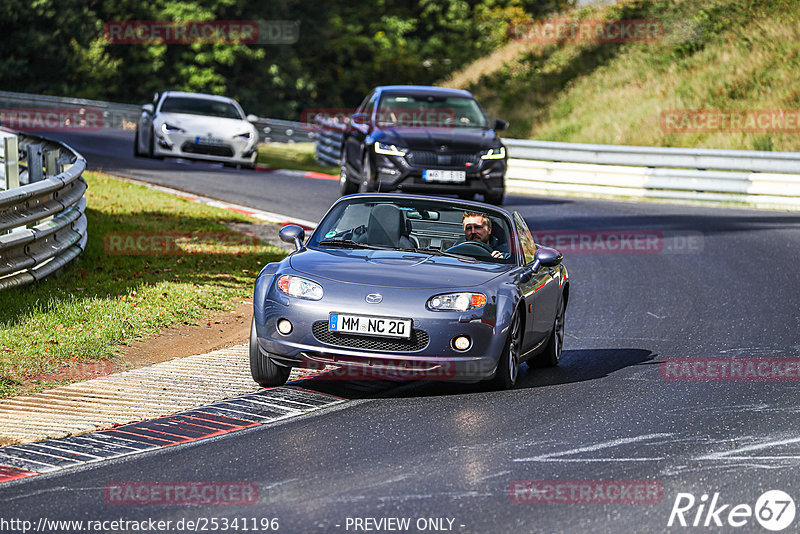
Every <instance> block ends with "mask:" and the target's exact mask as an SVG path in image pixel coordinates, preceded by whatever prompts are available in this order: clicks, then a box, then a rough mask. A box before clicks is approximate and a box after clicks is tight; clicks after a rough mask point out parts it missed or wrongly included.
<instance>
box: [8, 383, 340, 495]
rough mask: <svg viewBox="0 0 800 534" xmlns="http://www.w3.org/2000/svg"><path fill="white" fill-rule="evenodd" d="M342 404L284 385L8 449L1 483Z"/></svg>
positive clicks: (329, 396) (190, 440)
mask: <svg viewBox="0 0 800 534" xmlns="http://www.w3.org/2000/svg"><path fill="white" fill-rule="evenodd" d="M346 400H347V399H343V398H340V397H335V396H333V395H327V394H324V393H318V392H315V391H308V390H305V389H302V388H299V387H286V386H285V387H279V388H271V389H264V390H261V391H257V392H255V393H249V394H247V395H242V396H239V397H236V398H233V399H228V400H225V401H221V402H216V403H213V404H210V405H207V406H203V407H200V408H194V409H191V410H187V411H184V412H181V413H178V414H175V415H168V416H166V417H159V418H157V419H152V420H150V421H143V422H138V423H133V424H129V425H124V426H120V427H117V428H113V429H110V430H102V431H99V432H94V433H91V434H83V435H80V436H70V437H65V438H59V439H51V440H47V441H40V442H37V443H26V444H23V445H11V446H8V447H3V448H1V449H0V482H8V481H11V480H17V479H21V478H27V477H32V476H36V475H39V474H43V473H50V472H52V471H57V470H60V469H64V468H69V467H74V466H78V465H84V464H89V463H93V462H99V461H102V460H108V459H111V458H119V457H122V456H129V455H133V454H138V453H140V452H144V451H150V450H156V449H159V448H162V447H170V446H173V445H180V444H184V443H190V442H194V441H200V440H204V439H208V438H211V437H214V436H220V435H223V434H228V433H231V432H235V431H237V430H243V429H245V428H251V427H254V426H259V425H264V424H267V423H272V422H275V421H280V420H283V419H288V418H291V417H296V416H299V415H303V414H306V413H309V412H313V411H315V410H320V409H322V408H327V407H329V406H334V405H336V404H340V403H342V402H345V401H346Z"/></svg>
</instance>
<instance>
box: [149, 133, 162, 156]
mask: <svg viewBox="0 0 800 534" xmlns="http://www.w3.org/2000/svg"><path fill="white" fill-rule="evenodd" d="M155 142H156V131H155V130H152V131H151V132H150V145H149V146H148V150H147V157H148V158H153V159H164V156H159V155H157V154H156V153H155Z"/></svg>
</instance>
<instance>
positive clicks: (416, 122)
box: [376, 94, 487, 128]
mask: <svg viewBox="0 0 800 534" xmlns="http://www.w3.org/2000/svg"><path fill="white" fill-rule="evenodd" d="M376 115H377V118H376V124H377V125H378V126H402V127H408V128H486V125H487V122H486V117H485V116H484V114H483V111H481V108H480V106H479V105H478V103H477V102H476V101H475V100H474V99H472V98H465V97H460V96H436V95H402V94H388V95H384V96H383V97H382V98H381V101H380V103H379V104H378V109H377V111H376Z"/></svg>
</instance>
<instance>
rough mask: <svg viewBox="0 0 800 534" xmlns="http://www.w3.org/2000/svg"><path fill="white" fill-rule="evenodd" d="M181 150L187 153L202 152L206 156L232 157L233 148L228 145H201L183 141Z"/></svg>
mask: <svg viewBox="0 0 800 534" xmlns="http://www.w3.org/2000/svg"><path fill="white" fill-rule="evenodd" d="M181 150H183V151H184V152H186V153H187V154H204V155H206V156H222V157H226V158H232V157H233V149H232V148H231V147H229V146H228V145H202V144H196V143H188V142H187V143H183V145H181Z"/></svg>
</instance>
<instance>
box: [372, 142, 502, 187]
mask: <svg viewBox="0 0 800 534" xmlns="http://www.w3.org/2000/svg"><path fill="white" fill-rule="evenodd" d="M418 155H422V156H421V157H415V156H418ZM506 167H507V165H506V160H505V159H499V160H482V159H480V156H479V154H472V153H467V154H465V153H452V154H450V153H445V154H433V153H430V152H413V151H412V152H409V154H407V155H406V156H387V155H384V154H374V169H375V171H374V175H375V184H374V189H375V190H376V191H404V192H408V193H434V192H438V193H449V194H476V193H479V194H484V195H485V194H492V193H494V194H498V193H501V192H503V191H504V189H505V185H504V179H505V174H506ZM424 170H446V171H464V172H465V173H466V180H465V181H464V182H459V183H452V182H433V181H424V180H423V171H424Z"/></svg>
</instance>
